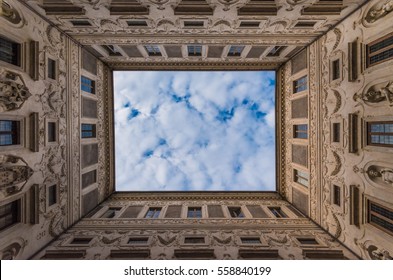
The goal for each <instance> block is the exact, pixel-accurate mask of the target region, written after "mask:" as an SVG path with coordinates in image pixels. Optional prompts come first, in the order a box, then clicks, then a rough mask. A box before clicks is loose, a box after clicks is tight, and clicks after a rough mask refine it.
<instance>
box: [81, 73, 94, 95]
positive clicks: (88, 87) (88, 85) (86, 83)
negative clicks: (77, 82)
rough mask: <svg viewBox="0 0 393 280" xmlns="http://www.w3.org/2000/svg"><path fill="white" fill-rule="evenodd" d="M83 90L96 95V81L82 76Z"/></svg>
mask: <svg viewBox="0 0 393 280" xmlns="http://www.w3.org/2000/svg"><path fill="white" fill-rule="evenodd" d="M81 89H82V90H83V91H85V92H88V93H92V94H95V93H96V92H95V81H93V80H91V79H89V78H87V77H85V76H81Z"/></svg>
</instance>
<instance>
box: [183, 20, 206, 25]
mask: <svg viewBox="0 0 393 280" xmlns="http://www.w3.org/2000/svg"><path fill="white" fill-rule="evenodd" d="M203 26H204V22H203V21H193V20H192V21H188V20H186V21H184V27H203Z"/></svg>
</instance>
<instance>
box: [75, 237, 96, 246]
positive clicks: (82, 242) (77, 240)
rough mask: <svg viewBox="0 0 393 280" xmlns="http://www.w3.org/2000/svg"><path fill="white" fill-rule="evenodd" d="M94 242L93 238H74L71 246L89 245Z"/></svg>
mask: <svg viewBox="0 0 393 280" xmlns="http://www.w3.org/2000/svg"><path fill="white" fill-rule="evenodd" d="M92 240H93V238H91V237H74V239H72V241H71V242H70V244H72V245H88V244H89V243H90V242H91V241H92Z"/></svg>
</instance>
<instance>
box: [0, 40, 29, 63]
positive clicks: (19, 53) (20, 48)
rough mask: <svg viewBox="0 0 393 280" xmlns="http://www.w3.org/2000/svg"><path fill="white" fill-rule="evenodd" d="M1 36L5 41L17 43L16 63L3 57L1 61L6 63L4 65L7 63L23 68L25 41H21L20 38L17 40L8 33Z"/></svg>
mask: <svg viewBox="0 0 393 280" xmlns="http://www.w3.org/2000/svg"><path fill="white" fill-rule="evenodd" d="M0 38H1V39H3V40H4V41H8V43H11V44H16V45H17V50H16V52H17V54H16V56H17V58H16V64H14V63H12V62H11V63H10V62H8V61H5V60H2V59H0V63H4V65H6V66H11V67H17V68H19V69H20V68H23V52H24V46H23V43H22V42H20V41H19V40H15V39H14V38H12V37H11V38H10V36H7V35H5V36H4V35H3V34H1V35H0Z"/></svg>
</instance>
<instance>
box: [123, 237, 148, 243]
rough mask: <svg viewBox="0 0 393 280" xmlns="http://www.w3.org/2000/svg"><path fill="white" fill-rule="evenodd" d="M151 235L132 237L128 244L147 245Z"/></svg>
mask: <svg viewBox="0 0 393 280" xmlns="http://www.w3.org/2000/svg"><path fill="white" fill-rule="evenodd" d="M148 240H149V237H130V238H129V239H128V241H127V244H128V245H147V241H148Z"/></svg>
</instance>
